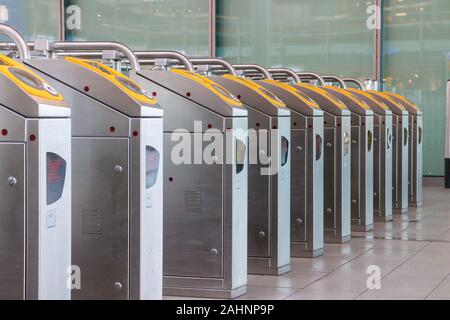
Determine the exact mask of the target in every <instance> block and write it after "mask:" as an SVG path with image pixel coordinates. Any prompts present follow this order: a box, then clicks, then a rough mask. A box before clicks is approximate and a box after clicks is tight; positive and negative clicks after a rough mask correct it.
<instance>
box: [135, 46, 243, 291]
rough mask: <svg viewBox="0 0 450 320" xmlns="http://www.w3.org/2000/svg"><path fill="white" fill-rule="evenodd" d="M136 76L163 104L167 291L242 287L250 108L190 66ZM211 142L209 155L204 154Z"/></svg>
mask: <svg viewBox="0 0 450 320" xmlns="http://www.w3.org/2000/svg"><path fill="white" fill-rule="evenodd" d="M148 54H149V55H150V56H151V55H152V53H151V52H149V53H148ZM185 62H186V61H185ZM186 63H187V62H186ZM134 76H135V77H136V79H137V81H138V82H139V83H141V85H142V86H144V87H145V88H146V89H147V90H148V91H149V92H151V93H152V94H153V95H154V96H157V97H158V101H159V102H160V103H161V106H162V107H163V109H164V118H165V120H164V145H165V150H166V153H165V159H166V160H165V168H164V293H165V294H167V295H182V296H198V297H211V298H234V297H237V296H239V295H242V294H244V293H246V291H247V170H248V168H247V156H246V154H247V110H246V109H245V108H244V107H243V105H242V103H241V102H240V101H239V100H237V99H236V98H235V97H234V96H232V95H231V94H230V93H229V92H228V91H227V90H226V89H224V88H223V87H221V86H220V85H218V84H217V83H215V82H214V81H212V80H210V79H208V78H207V77H204V76H201V75H198V74H195V73H193V72H189V71H186V70H179V69H172V70H168V71H161V70H160V71H157V70H141V71H138V72H136V74H135V75H134ZM191 142H192V143H191ZM212 142H216V148H213V149H215V151H213V152H212V159H210V158H211V157H209V156H207V157H206V158H205V157H204V156H203V150H205V154H206V153H208V154H209V153H210V152H206V151H208V149H210V147H211V146H210V145H211V143H212ZM183 146H185V148H184V149H183ZM180 148H181V149H180ZM209 151H211V150H209Z"/></svg>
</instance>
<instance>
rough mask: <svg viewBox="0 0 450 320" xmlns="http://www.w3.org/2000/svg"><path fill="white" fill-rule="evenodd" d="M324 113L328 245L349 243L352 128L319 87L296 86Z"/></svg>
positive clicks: (341, 107) (337, 103)
mask: <svg viewBox="0 0 450 320" xmlns="http://www.w3.org/2000/svg"><path fill="white" fill-rule="evenodd" d="M294 86H295V87H296V88H298V90H300V91H301V92H302V93H304V94H305V95H307V96H308V97H310V98H311V99H313V100H314V101H315V102H316V103H317V104H318V105H319V106H320V108H321V109H322V110H323V111H324V146H325V147H324V160H323V161H324V231H325V242H330V243H343V242H347V241H350V226H351V221H350V217H351V214H350V210H351V209H350V199H351V197H350V193H351V192H350V190H351V189H350V188H351V185H350V183H351V182H350V181H351V146H350V140H351V127H350V120H351V119H350V111H349V110H348V108H347V107H346V106H345V104H344V103H343V102H341V101H339V100H338V99H336V98H335V97H334V96H332V95H330V94H329V93H328V92H327V91H324V90H322V89H320V88H318V87H314V86H312V85H308V84H304V83H297V84H296V85H294Z"/></svg>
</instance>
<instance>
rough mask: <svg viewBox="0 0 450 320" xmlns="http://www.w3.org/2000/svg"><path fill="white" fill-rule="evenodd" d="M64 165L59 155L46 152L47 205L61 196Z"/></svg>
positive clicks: (64, 171)
mask: <svg viewBox="0 0 450 320" xmlns="http://www.w3.org/2000/svg"><path fill="white" fill-rule="evenodd" d="M66 165H67V163H66V160H64V159H63V158H61V157H60V156H59V155H57V154H55V153H52V152H47V205H50V204H52V203H55V202H56V201H58V200H59V199H60V198H61V196H62V193H63V190H64V181H65V180H66Z"/></svg>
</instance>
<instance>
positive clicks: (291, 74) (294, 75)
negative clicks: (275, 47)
mask: <svg viewBox="0 0 450 320" xmlns="http://www.w3.org/2000/svg"><path fill="white" fill-rule="evenodd" d="M267 71H269V72H270V73H271V74H277V73H278V74H280V73H282V74H285V75H287V76H289V77H292V79H294V81H295V82H300V81H301V80H300V77H299V76H298V74H297V73H296V72H295V71H293V70H291V69H288V68H269V69H267Z"/></svg>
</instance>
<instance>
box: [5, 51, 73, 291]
mask: <svg viewBox="0 0 450 320" xmlns="http://www.w3.org/2000/svg"><path fill="white" fill-rule="evenodd" d="M0 88H1V91H0V203H1V206H0V299H2V300H3V299H8V300H9V299H11V300H17V299H33V300H34V299H57V300H62V299H70V287H69V286H68V284H67V282H68V278H69V274H70V266H71V259H70V233H71V232H70V211H71V210H70V192H71V191H70V190H71V173H70V170H71V159H70V154H71V143H70V119H69V117H70V113H71V110H70V109H69V108H68V107H67V104H66V101H65V100H64V99H63V96H62V95H61V94H60V93H59V92H58V91H57V90H56V89H55V88H53V87H52V86H51V85H50V84H49V83H48V82H46V81H44V80H43V79H42V78H41V77H39V76H38V75H36V74H35V73H34V72H33V71H31V70H30V69H29V68H27V67H25V66H24V65H23V64H21V63H19V62H16V61H14V60H12V59H9V58H8V57H6V56H3V55H0Z"/></svg>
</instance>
